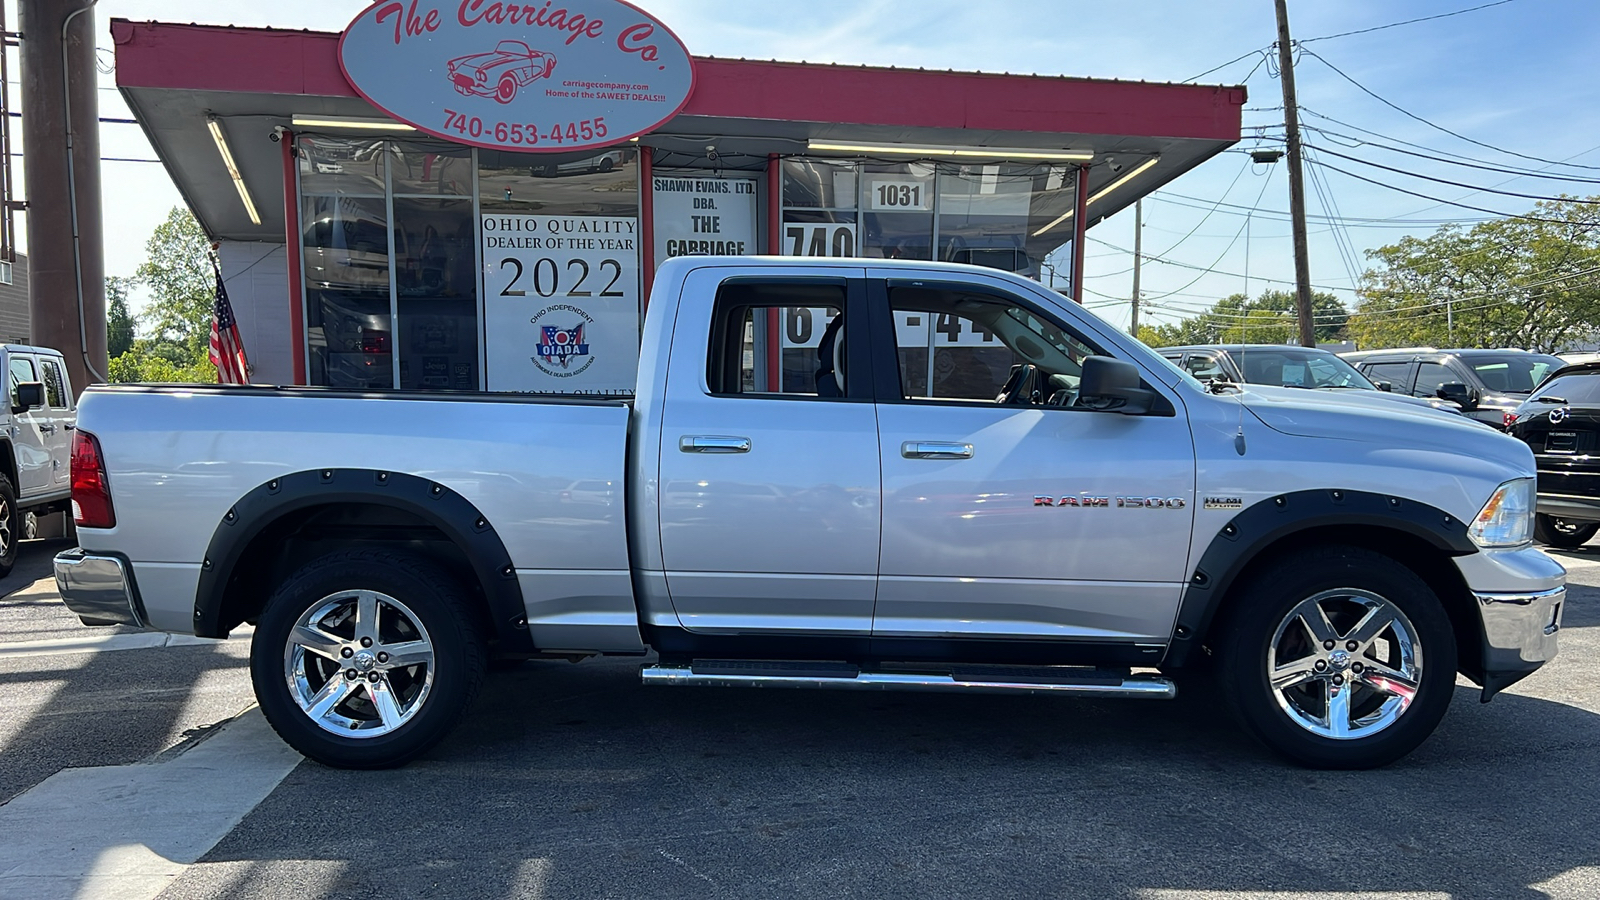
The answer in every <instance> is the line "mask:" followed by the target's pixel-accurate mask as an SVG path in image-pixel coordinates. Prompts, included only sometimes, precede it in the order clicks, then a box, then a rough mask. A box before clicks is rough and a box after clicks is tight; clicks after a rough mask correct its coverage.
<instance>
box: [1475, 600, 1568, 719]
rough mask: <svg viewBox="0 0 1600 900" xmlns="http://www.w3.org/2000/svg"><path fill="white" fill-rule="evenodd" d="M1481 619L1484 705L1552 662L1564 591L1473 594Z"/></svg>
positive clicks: (1563, 602) (1559, 625) (1559, 628)
mask: <svg viewBox="0 0 1600 900" xmlns="http://www.w3.org/2000/svg"><path fill="white" fill-rule="evenodd" d="M1472 596H1473V599H1474V600H1475V601H1476V602H1477V607H1478V615H1479V616H1480V617H1482V619H1483V670H1484V678H1483V701H1484V702H1485V703H1487V702H1488V701H1489V699H1490V698H1491V697H1493V696H1494V695H1495V694H1497V693H1499V692H1500V691H1502V690H1504V689H1506V688H1508V687H1510V686H1511V685H1513V684H1516V683H1517V682H1518V681H1521V680H1522V679H1523V678H1525V677H1527V676H1528V675H1530V674H1532V673H1533V672H1534V671H1536V670H1537V669H1538V668H1539V667H1540V666H1542V665H1544V664H1545V663H1547V662H1549V661H1550V660H1552V659H1554V658H1555V655H1556V634H1557V633H1558V632H1559V631H1561V608H1562V606H1564V605H1565V603H1566V599H1567V589H1566V586H1565V585H1563V586H1561V587H1557V588H1552V589H1550V590H1547V591H1536V592H1533V593H1477V592H1474V593H1473V595H1472Z"/></svg>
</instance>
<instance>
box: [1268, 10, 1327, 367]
mask: <svg viewBox="0 0 1600 900" xmlns="http://www.w3.org/2000/svg"><path fill="white" fill-rule="evenodd" d="M1274 2H1275V3H1276V4H1277V7H1278V75H1279V78H1280V79H1281V80H1282V81H1283V127H1284V132H1285V133H1286V135H1287V136H1288V138H1289V215H1290V218H1292V219H1293V224H1292V229H1293V231H1294V308H1295V312H1296V314H1297V318H1299V320H1300V346H1302V347H1315V346H1316V345H1317V334H1316V331H1315V330H1314V326H1315V324H1316V322H1315V320H1314V319H1313V318H1312V315H1311V254H1310V252H1309V251H1308V250H1307V249H1306V184H1305V179H1304V177H1303V176H1302V175H1301V172H1300V109H1299V107H1298V106H1296V105H1295V93H1294V50H1293V48H1292V47H1291V46H1290V43H1289V7H1288V0H1274Z"/></svg>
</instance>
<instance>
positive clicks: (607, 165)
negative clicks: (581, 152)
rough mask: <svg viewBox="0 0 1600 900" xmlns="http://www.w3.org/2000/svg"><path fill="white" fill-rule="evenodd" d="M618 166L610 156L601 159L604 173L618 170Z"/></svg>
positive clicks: (601, 167)
mask: <svg viewBox="0 0 1600 900" xmlns="http://www.w3.org/2000/svg"><path fill="white" fill-rule="evenodd" d="M616 165H617V164H616V163H615V162H613V161H612V159H611V157H609V156H605V157H601V159H600V171H602V172H609V171H611V170H612V169H614V168H616Z"/></svg>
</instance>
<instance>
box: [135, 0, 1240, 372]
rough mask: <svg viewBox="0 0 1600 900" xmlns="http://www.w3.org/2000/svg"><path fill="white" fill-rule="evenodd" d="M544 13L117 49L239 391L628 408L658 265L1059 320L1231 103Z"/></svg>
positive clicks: (414, 7)
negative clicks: (223, 301) (953, 287)
mask: <svg viewBox="0 0 1600 900" xmlns="http://www.w3.org/2000/svg"><path fill="white" fill-rule="evenodd" d="M548 7H549V5H548V4H546V5H545V7H544V8H543V10H542V11H539V12H538V13H537V15H536V14H535V11H536V10H538V9H539V8H537V7H532V6H530V7H525V9H526V10H527V11H528V12H527V16H528V18H527V19H526V20H521V21H511V20H510V19H512V18H515V17H513V16H510V15H509V14H507V13H505V12H504V9H517V8H522V7H518V6H517V5H516V4H512V5H510V6H509V7H505V8H504V9H503V8H502V5H501V4H499V3H494V4H490V5H488V6H485V5H484V4H483V2H482V0H464V2H460V3H456V2H451V0H434V2H432V3H431V4H430V3H429V2H428V0H423V2H421V3H411V4H409V6H407V7H404V8H401V4H399V3H377V4H374V6H373V7H370V8H369V9H368V10H366V11H365V12H363V13H362V14H361V15H360V16H358V17H357V19H356V20H355V21H354V22H352V24H351V26H350V28H348V29H347V30H346V32H345V33H344V34H343V35H340V34H331V33H317V32H307V31H290V30H278V29H265V28H233V27H213V26H204V25H184V24H171V23H161V22H132V21H127V20H120V19H119V20H113V21H112V22H111V33H112V37H113V39H114V42H115V49H116V72H117V84H118V87H119V89H120V90H121V93H122V95H123V97H124V98H125V99H126V101H127V103H128V105H129V107H130V108H131V109H132V110H133V113H134V115H135V117H136V118H137V120H138V121H139V123H140V125H141V126H142V127H143V129H144V131H145V133H146V135H148V137H149V139H150V142H151V144H152V145H153V146H154V147H155V150H156V152H157V154H158V155H159V157H160V159H161V161H162V163H163V164H164V165H165V167H166V169H167V171H168V172H169V173H170V174H171V176H172V179H173V181H174V182H175V183H176V184H177V186H178V189H179V191H180V192H181V193H182V194H183V197H184V199H185V201H186V202H187V203H188V205H189V207H190V208H191V209H192V210H193V211H194V213H195V215H196V216H197V217H198V218H199V221H200V223H201V225H202V226H203V227H204V229H205V230H206V232H207V233H209V234H210V235H211V236H212V237H213V239H214V240H217V241H219V242H220V257H221V262H222V266H223V274H224V278H225V279H226V282H227V286H228V292H229V295H230V298H231V300H232V303H233V306H234V310H235V314H236V317H237V319H238V322H239V327H240V330H241V333H242V336H243V339H244V343H245V347H246V349H247V351H248V353H249V357H250V362H251V366H252V372H251V380H252V381H254V382H257V383H276V384H310V385H327V386H333V387H341V388H355V389H378V388H401V389H408V390H495V391H501V390H506V391H540V392H557V393H591V394H605V395H627V394H629V393H631V391H632V385H633V382H632V379H633V374H632V367H633V363H634V361H635V360H636V358H637V345H638V339H639V321H640V318H641V316H642V313H643V310H644V309H645V307H646V306H647V305H648V303H649V296H648V290H649V283H650V280H651V277H652V275H653V273H654V271H655V269H656V268H657V267H659V266H660V265H661V264H662V263H663V262H664V261H665V260H667V259H669V258H671V257H674V256H680V255H707V254H716V255H748V254H777V255H798V256H824V257H879V258H897V259H921V260H940V261H951V262H964V263H974V264H978V265H984V266H991V267H995V268H999V269H1005V270H1008V271H1013V272H1018V273H1022V274H1025V275H1028V276H1030V277H1034V278H1041V279H1043V280H1046V281H1048V282H1049V283H1052V284H1054V285H1056V286H1058V287H1060V288H1061V289H1062V290H1063V292H1064V293H1067V294H1068V295H1069V296H1073V297H1074V299H1081V295H1080V294H1079V292H1080V291H1081V289H1082V282H1083V279H1082V271H1083V256H1084V254H1083V245H1084V236H1085V233H1086V231H1087V229H1089V228H1090V227H1092V226H1093V225H1095V224H1096V223H1098V222H1100V221H1101V220H1103V219H1105V218H1106V217H1108V216H1110V215H1112V214H1114V213H1115V212H1117V211H1118V210H1120V209H1122V208H1124V207H1126V206H1129V205H1132V204H1133V202H1134V201H1135V200H1137V199H1138V198H1139V197H1140V196H1142V195H1144V194H1147V193H1149V192H1150V191H1152V190H1155V189H1156V188H1158V187H1160V186H1162V185H1164V184H1166V183H1168V182H1170V181H1172V180H1173V179H1175V178H1177V177H1178V176H1180V175H1181V174H1183V173H1184V172H1186V171H1188V170H1189V169H1191V168H1193V167H1195V166H1196V165H1199V164H1200V163H1201V162H1203V161H1204V160H1206V159H1208V158H1210V157H1212V156H1214V155H1216V154H1217V153H1220V152H1221V151H1222V150H1224V149H1225V148H1227V147H1228V146H1229V145H1231V144H1233V143H1234V142H1236V141H1238V139H1239V136H1240V113H1241V109H1242V107H1243V105H1244V100H1245V91H1244V88H1242V87H1236V86H1214V85H1189V84H1152V83H1144V82H1137V83H1136V82H1125V81H1109V80H1096V79H1086V78H1066V77H1045V76H1034V75H1002V74H987V73H977V72H955V71H930V70H923V69H904V68H875V67H862V66H842V65H821V64H813V63H792V62H776V61H760V60H747V59H727V58H711V57H697V56H691V55H690V54H689V53H688V51H687V50H686V49H684V48H683V47H682V45H681V43H679V42H678V40H677V38H676V37H675V36H673V35H672V33H671V32H670V29H668V28H667V26H666V25H665V24H663V23H660V22H658V21H656V20H654V19H652V18H650V17H649V15H648V14H647V13H644V12H642V11H640V10H638V9H637V8H635V7H632V6H629V5H627V4H625V3H621V2H619V0H584V2H574V3H571V4H568V7H569V8H577V7H584V8H585V9H586V10H587V15H584V16H580V15H577V14H576V13H571V14H568V13H567V11H566V10H556V11H555V13H563V14H566V17H565V18H564V19H561V20H560V21H557V20H556V19H554V18H551V17H552V16H554V15H555V13H551V12H550V10H549V8H548ZM497 16H498V18H496V17H497ZM1047 258H1048V259H1047ZM794 325H795V323H790V327H786V328H783V329H777V328H775V329H774V330H775V331H780V332H781V337H780V338H779V339H780V340H782V341H783V342H785V346H786V347H805V346H807V345H808V342H810V343H812V344H814V343H815V340H816V335H815V333H814V332H815V331H816V330H818V329H814V328H809V329H808V328H798V327H794ZM932 326H933V323H929V331H928V339H929V341H930V342H931V341H933V340H934V339H935V337H936V335H935V334H934V332H933V327H932ZM904 339H905V338H904V337H903V336H902V341H904ZM558 345H559V346H558ZM578 348H582V352H581V353H579V352H578ZM585 356H592V357H593V358H592V359H587V360H586V359H584V357H585Z"/></svg>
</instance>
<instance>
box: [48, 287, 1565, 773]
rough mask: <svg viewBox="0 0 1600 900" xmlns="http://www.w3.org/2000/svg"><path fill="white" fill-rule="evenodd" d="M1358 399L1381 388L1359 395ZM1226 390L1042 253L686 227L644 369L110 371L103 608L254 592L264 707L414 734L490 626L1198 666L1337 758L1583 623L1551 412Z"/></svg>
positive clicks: (734, 645) (91, 456) (1030, 679)
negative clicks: (1557, 494) (398, 388)
mask: <svg viewBox="0 0 1600 900" xmlns="http://www.w3.org/2000/svg"><path fill="white" fill-rule="evenodd" d="M1348 393H1349V394H1352V395H1355V394H1360V393H1362V392H1357V391H1351V392H1348ZM1304 394H1305V392H1304V391H1294V390H1288V389H1282V388H1268V387H1257V386H1251V385H1246V386H1243V387H1242V388H1241V387H1237V386H1232V385H1230V386H1226V387H1223V386H1216V387H1214V388H1210V389H1208V388H1207V387H1206V386H1204V385H1202V384H1201V383H1200V382H1198V381H1196V380H1195V379H1194V378H1192V377H1191V376H1189V375H1188V374H1186V373H1184V372H1183V371H1181V370H1179V369H1178V368H1176V367H1175V366H1173V365H1172V364H1170V363H1169V362H1167V361H1166V360H1163V359H1162V358H1161V357H1160V356H1159V355H1157V354H1156V353H1154V352H1152V351H1151V350H1149V349H1148V348H1147V347H1145V346H1144V345H1143V344H1140V343H1139V342H1137V341H1135V340H1132V339H1130V338H1129V337H1127V336H1126V335H1125V334H1123V333H1121V332H1120V331H1118V330H1117V329H1115V328H1113V327H1111V326H1109V325H1107V324H1106V323H1104V322H1102V321H1100V320H1098V319H1096V318H1095V317H1094V316H1092V315H1091V314H1089V313H1088V312H1086V311H1085V310H1083V309H1081V308H1079V307H1077V306H1075V305H1073V304H1072V303H1070V302H1065V301H1063V299H1062V297H1061V296H1060V295H1059V294H1056V293H1053V292H1051V291H1049V290H1046V289H1045V288H1043V287H1042V286H1040V285H1039V284H1037V283H1034V282H1031V281H1028V280H1026V279H1024V278H1021V277H1017V276H1014V275H1011V274H1008V273H1003V272H997V271H994V270H989V269H979V268H975V267H970V266H960V265H945V264H936V263H906V262H889V261H883V260H794V259H777V258H747V257H742V258H688V257H686V258H680V259H674V260H672V261H670V262H668V263H666V264H665V265H664V266H663V267H662V268H661V270H660V272H659V274H658V275H657V279H656V283H655V287H654V291H653V294H652V301H651V303H650V306H649V311H648V314H647V315H646V317H645V322H644V332H643V340H642V348H641V354H640V365H639V372H638V382H637V394H636V396H635V398H634V399H633V400H632V401H631V402H622V401H616V400H585V399H551V398H540V397H527V396H513V395H485V394H460V395H441V394H408V393H396V392H383V393H356V392H348V391H339V390H327V389H316V388H272V387H195V386H183V387H178V386H120V387H96V388H93V389H91V390H90V391H88V392H87V394H86V395H85V396H84V398H83V401H82V405H81V410H80V415H81V423H82V428H81V430H80V431H79V432H78V433H77V444H76V447H75V448H74V451H73V459H72V483H73V502H74V506H75V509H76V511H77V525H78V535H79V540H80V542H81V544H82V547H81V548H80V549H74V550H71V551H69V552H66V553H63V554H61V555H60V556H59V557H58V558H57V560H56V578H57V580H58V582H59V584H60V587H61V594H62V597H63V599H64V600H65V601H66V603H67V605H68V606H69V607H71V608H72V609H73V610H75V611H76V612H78V613H79V614H80V615H82V616H83V617H85V618H86V619H89V620H93V621H101V622H103V621H115V622H120V623H123V624H127V625H134V626H142V627H147V628H153V629H158V630H164V631H170V632H180V633H192V634H196V635H201V636H205V637H214V638H220V637H225V636H227V635H228V634H229V633H230V632H231V631H233V630H234V629H236V628H238V627H239V626H240V625H241V624H243V623H254V624H255V630H254V637H253V645H252V648H251V667H252V674H253V678H254V683H255V689H256V694H257V697H258V698H259V701H260V704H261V708H262V710H263V711H264V713H265V714H266V717H267V718H268V720H269V721H270V722H271V723H272V725H273V726H274V727H275V728H276V729H277V730H278V732H279V734H280V735H282V736H283V738H284V739H285V740H286V741H288V742H289V743H290V744H291V745H293V746H294V747H295V748H296V749H298V750H299V751H301V752H302V753H304V754H306V755H307V756H310V757H312V758H315V759H318V760H321V761H323V762H325V763H327V764H330V765H335V766H346V767H379V766H390V765H396V764H399V763H402V762H404V761H406V760H408V759H411V758H413V757H415V756H416V755H417V754H419V753H421V752H423V751H424V750H426V749H427V748H428V747H429V746H431V745H432V744H434V743H435V742H436V741H438V740H439V739H440V738H441V737H442V736H443V735H445V734H446V733H447V732H448V731H449V729H450V728H452V727H453V726H454V724H455V723H456V722H457V721H458V720H459V719H460V717H461V715H462V714H463V712H464V710H465V709H466V708H467V706H468V704H469V702H470V700H471V699H472V697H473V695H474V693H475V691H476V690H477V688H478V686H479V684H480V682H481V680H482V678H483V676H484V672H485V669H486V664H487V662H488V660H489V659H490V658H492V657H495V656H502V657H519V656H520V657H531V656H538V657H551V658H560V657H569V658H580V657H586V656H591V655H596V654H608V655H610V654H621V655H635V656H640V657H646V656H647V655H648V654H649V653H650V651H652V650H653V651H654V652H655V654H656V656H655V657H654V658H653V659H646V660H645V661H644V663H643V666H642V674H643V679H644V681H645V682H646V683H647V684H654V685H673V686H682V685H755V686H772V687H810V688H833V689H868V690H874V689H876V690H882V689H897V690H923V691H954V692H961V693H987V692H996V693H1000V692H1034V693H1049V694H1060V695H1065V696H1083V697H1120V698H1154V699H1165V698H1170V697H1172V696H1174V694H1175V691H1176V684H1177V683H1178V682H1179V681H1180V680H1184V676H1185V675H1186V674H1188V673H1192V674H1194V675H1197V676H1199V675H1203V676H1205V677H1204V678H1203V679H1201V678H1197V679H1196V680H1195V683H1196V684H1198V685H1203V686H1204V687H1203V688H1202V689H1204V690H1209V691H1215V692H1217V694H1218V695H1219V697H1220V699H1222V700H1223V701H1225V703H1226V704H1227V705H1228V706H1230V707H1231V708H1232V709H1233V711H1234V712H1235V713H1236V714H1237V717H1238V719H1239V720H1240V722H1241V723H1242V724H1243V725H1244V726H1245V727H1246V728H1247V729H1248V730H1249V731H1250V732H1251V733H1252V734H1254V735H1255V736H1256V737H1258V738H1260V739H1261V740H1262V741H1263V742H1264V743H1265V744H1267V745H1268V746H1270V747H1271V748H1273V749H1274V750H1276V751H1278V752H1280V753H1282V754H1283V755H1285V756H1286V757H1288V758H1290V759H1292V760H1294V761H1297V762H1299V763H1301V764H1304V765H1309V766H1320V767H1340V768H1349V767H1365V766H1376V765H1382V764H1385V763H1387V762H1389V761H1392V760H1394V759H1396V758H1398V757H1400V756H1402V755H1404V754H1406V753H1408V752H1410V751H1411V750H1412V749H1413V748H1415V747H1416V746H1417V745H1418V744H1419V743H1421V742H1422V741H1423V740H1424V739H1425V738H1426V737H1427V736H1428V734H1429V733H1431V732H1432V730H1433V729H1434V727H1435V726H1436V725H1437V724H1438V722H1439V720H1440V718H1441V717H1442V716H1443V715H1444V712H1445V709H1446V707H1447V705H1448V704H1449V701H1450V698H1451V695H1452V693H1453V692H1454V690H1455V684H1456V673H1457V672H1458V671H1459V672H1461V673H1464V674H1465V675H1466V676H1467V677H1468V678H1470V679H1471V680H1473V681H1474V682H1476V683H1477V684H1478V685H1480V686H1481V687H1482V694H1483V698H1484V699H1485V700H1487V699H1488V698H1489V697H1491V696H1493V695H1494V694H1495V693H1496V692H1497V691H1500V690H1502V689H1504V688H1505V687H1507V686H1508V685H1510V684H1512V683H1514V682H1516V681H1517V680H1518V679H1521V678H1523V677H1524V676H1526V675H1528V674H1529V673H1530V672H1533V671H1534V670H1536V669H1537V668H1539V666H1540V665H1542V664H1543V663H1544V662H1546V661H1548V660H1549V659H1551V658H1552V657H1553V656H1554V655H1555V652H1556V632H1557V630H1558V629H1559V628H1560V625H1561V607H1562V602H1563V599H1564V597H1565V572H1564V570H1563V569H1562V568H1561V566H1560V565H1559V564H1557V563H1556V562H1554V561H1553V560H1551V559H1550V558H1549V557H1547V556H1545V555H1544V554H1543V553H1542V552H1540V551H1539V550H1537V549H1535V548H1534V547H1533V546H1532V545H1531V544H1530V532H1531V530H1532V523H1533V514H1534V462H1533V456H1532V454H1531V453H1530V452H1529V450H1528V448H1527V446H1526V445H1525V444H1523V443H1521V442H1519V441H1517V440H1515V439H1513V438H1510V437H1507V436H1505V435H1502V434H1497V433H1494V432H1492V431H1490V430H1488V429H1485V428H1482V427H1481V426H1478V425H1477V424H1475V423H1471V422H1467V421H1464V420H1463V419H1461V417H1459V416H1454V415H1449V414H1445V413H1439V412H1435V411H1432V410H1427V409H1416V410H1413V409H1410V408H1407V407H1402V406H1400V405H1399V404H1395V403H1388V402H1373V401H1371V400H1365V399H1363V398H1361V397H1359V396H1351V397H1325V396H1317V397H1314V398H1307V397H1305V396H1304Z"/></svg>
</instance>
